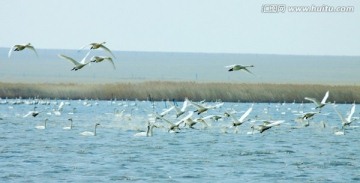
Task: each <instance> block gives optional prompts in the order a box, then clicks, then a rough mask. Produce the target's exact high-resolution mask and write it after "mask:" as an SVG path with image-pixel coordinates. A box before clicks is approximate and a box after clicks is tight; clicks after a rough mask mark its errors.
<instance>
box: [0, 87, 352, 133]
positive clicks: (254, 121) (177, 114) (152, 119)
mask: <svg viewBox="0 0 360 183" xmlns="http://www.w3.org/2000/svg"><path fill="white" fill-rule="evenodd" d="M328 96H329V91H327V92H326V94H325V96H324V98H323V99H322V101H321V102H318V101H317V100H316V99H314V98H309V97H305V100H309V101H312V102H314V104H315V106H314V108H313V110H312V111H311V112H304V111H302V110H299V111H296V113H295V116H297V117H296V118H294V121H296V122H297V123H299V124H300V127H307V126H309V124H310V123H309V121H310V120H311V119H313V118H314V117H315V116H316V115H320V114H321V109H322V108H323V107H325V106H326V105H330V106H332V108H333V109H334V111H335V112H336V114H337V115H338V116H339V120H338V121H339V125H340V124H341V128H339V127H338V126H336V128H333V130H334V131H333V133H334V134H335V135H345V129H346V128H347V127H349V126H350V125H351V124H352V122H354V121H355V120H358V119H359V118H358V117H354V116H353V115H354V113H355V107H356V105H355V103H354V104H352V106H351V109H350V111H349V112H348V113H347V116H346V117H344V115H343V114H341V113H340V112H339V111H338V110H337V108H336V106H337V105H336V104H334V103H329V102H326V100H327V98H328ZM109 102H111V101H109ZM144 102H145V101H144ZM148 102H149V101H148ZM112 103H114V104H115V101H112ZM165 103H166V104H167V105H166V107H165V108H156V107H155V106H154V105H153V109H152V110H150V109H149V110H147V109H144V111H146V112H147V114H148V115H147V119H146V118H141V119H142V123H143V124H146V125H145V126H144V127H141V128H142V129H143V131H141V132H138V133H135V134H134V136H145V137H151V136H153V135H154V130H155V129H160V128H161V129H165V130H163V131H166V132H168V133H181V129H183V128H188V129H196V128H199V126H200V128H202V129H209V128H212V125H211V124H212V123H214V122H216V123H223V124H224V125H223V126H222V128H221V131H222V132H223V133H238V131H239V128H245V127H242V126H244V125H243V124H244V123H249V124H250V129H249V130H250V131H248V132H247V134H248V135H252V134H256V133H263V132H265V131H267V130H269V129H271V128H273V127H277V126H280V125H281V124H283V123H284V122H285V120H272V119H271V118H270V119H259V117H257V115H256V116H255V117H252V118H249V115H250V114H251V113H252V111H253V108H254V104H252V105H250V107H249V108H248V109H247V110H246V111H243V112H240V111H236V110H235V109H233V108H232V109H229V108H227V109H225V110H223V105H224V103H223V102H216V103H212V104H211V105H210V104H207V103H206V102H205V101H200V102H194V101H191V100H189V99H187V98H185V100H184V102H183V103H182V106H180V107H179V106H177V103H175V102H170V101H166V102H165ZM0 104H12V105H15V104H29V106H34V108H33V109H32V110H31V111H29V112H28V113H27V114H25V115H23V116H22V117H23V118H28V117H30V118H36V117H37V118H39V117H38V116H41V117H40V118H43V119H45V120H44V124H43V125H38V126H35V128H36V129H39V130H45V129H47V123H48V122H49V118H51V115H56V116H61V115H62V112H63V109H64V107H65V106H70V105H71V103H70V102H64V101H62V102H60V103H56V104H55V105H56V107H54V108H52V109H46V110H43V111H38V110H37V108H38V107H37V106H38V105H40V102H39V100H32V101H31V102H29V100H21V99H17V100H13V101H12V102H11V103H10V102H9V101H7V100H3V99H0ZM43 104H46V105H50V102H48V101H47V102H43ZM83 105H85V106H87V107H88V106H92V104H91V103H88V102H84V103H83ZM94 105H98V104H96V103H95V104H94ZM121 105H122V106H126V108H127V109H125V108H124V109H123V110H114V112H113V113H109V114H111V115H114V117H119V118H121V120H122V121H129V122H130V121H131V120H132V119H140V118H136V116H134V115H133V114H132V112H131V113H130V114H125V110H130V111H133V110H134V109H136V108H137V105H136V104H134V105H130V104H128V103H123V104H121ZM299 105H301V104H299ZM119 106H120V104H119ZM136 110H137V109H136ZM159 111H160V112H159ZM209 111H211V112H210V114H209V115H207V113H208V112H209ZM74 113H76V109H75V108H74V109H73V110H72V111H71V112H69V113H68V114H70V115H72V114H74ZM214 113H215V114H214ZM265 113H267V110H266V112H265ZM268 115H269V114H268ZM145 116H146V115H145ZM269 116H270V115H269ZM65 119H66V118H65ZM0 120H3V119H2V118H0ZM68 121H69V123H70V124H69V125H67V126H65V127H63V129H64V130H72V129H73V128H74V125H73V118H71V117H70V118H69V119H68ZM340 122H341V123H340ZM197 124H199V125H197ZM195 125H196V126H195ZM318 125H319V126H321V127H322V128H326V127H327V124H326V123H325V122H323V121H321V122H318ZM75 126H76V125H75ZM98 126H100V123H97V122H96V123H94V126H93V127H94V130H93V131H84V132H82V133H80V135H83V136H96V133H97V131H96V130H97V128H98Z"/></svg>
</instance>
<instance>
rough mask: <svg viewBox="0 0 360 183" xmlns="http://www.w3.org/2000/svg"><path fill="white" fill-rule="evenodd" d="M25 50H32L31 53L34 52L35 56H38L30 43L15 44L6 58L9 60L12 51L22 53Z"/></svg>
mask: <svg viewBox="0 0 360 183" xmlns="http://www.w3.org/2000/svg"><path fill="white" fill-rule="evenodd" d="M25 48H27V49H30V50H32V51H33V52H35V54H36V56H38V54H37V52H36V50H35V48H34V46H32V45H31V44H30V43H28V44H17V45H14V46H13V47H11V48H10V50H9V53H8V57H9V58H10V56H11V54H12V52H13V51H22V50H24V49H25Z"/></svg>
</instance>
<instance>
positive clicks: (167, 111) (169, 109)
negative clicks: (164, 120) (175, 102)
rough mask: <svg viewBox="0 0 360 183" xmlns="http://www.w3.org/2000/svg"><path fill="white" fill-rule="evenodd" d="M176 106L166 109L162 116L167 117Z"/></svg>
mask: <svg viewBox="0 0 360 183" xmlns="http://www.w3.org/2000/svg"><path fill="white" fill-rule="evenodd" d="M174 108H175V106H171V107H170V108H168V109H166V110H165V111H163V112H162V113H160V116H165V115H166V114H167V113H169V112H170V111H171V110H173V109H174Z"/></svg>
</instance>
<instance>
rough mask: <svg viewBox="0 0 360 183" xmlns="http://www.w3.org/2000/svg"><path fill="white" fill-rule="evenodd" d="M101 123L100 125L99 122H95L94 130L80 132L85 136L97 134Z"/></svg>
mask: <svg viewBox="0 0 360 183" xmlns="http://www.w3.org/2000/svg"><path fill="white" fill-rule="evenodd" d="M99 125H100V124H99V123H96V124H95V129H94V132H89V131H84V132H81V133H80V134H81V135H84V136H96V128H97V127H98V126H99Z"/></svg>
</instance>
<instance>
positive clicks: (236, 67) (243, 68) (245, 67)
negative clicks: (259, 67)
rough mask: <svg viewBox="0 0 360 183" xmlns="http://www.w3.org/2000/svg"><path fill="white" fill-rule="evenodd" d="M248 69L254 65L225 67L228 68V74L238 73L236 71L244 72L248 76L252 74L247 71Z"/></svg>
mask: <svg viewBox="0 0 360 183" xmlns="http://www.w3.org/2000/svg"><path fill="white" fill-rule="evenodd" d="M249 67H254V65H244V66H243V65H239V64H234V65H228V66H225V68H230V69H229V72H231V71H238V70H244V71H246V72H248V73H250V74H253V73H252V72H250V71H249V69H247V68H249Z"/></svg>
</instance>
